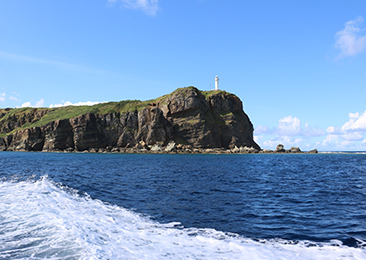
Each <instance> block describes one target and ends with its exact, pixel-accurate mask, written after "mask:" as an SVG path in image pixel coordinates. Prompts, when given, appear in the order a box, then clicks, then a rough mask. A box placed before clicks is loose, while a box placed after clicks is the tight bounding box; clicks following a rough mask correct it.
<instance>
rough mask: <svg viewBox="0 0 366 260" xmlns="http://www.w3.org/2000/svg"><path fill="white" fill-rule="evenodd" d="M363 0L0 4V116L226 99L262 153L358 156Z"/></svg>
mask: <svg viewBox="0 0 366 260" xmlns="http://www.w3.org/2000/svg"><path fill="white" fill-rule="evenodd" d="M365 19H366V1H364V0H352V1H349V0H347V1H346V0H337V1H334V0H322V1H319V0H296V1H294V0H276V1H273V0H256V1H254V0H253V1H247V0H230V1H222V0H221V1H219V0H94V1H90V0H77V1H75V0H52V1H49V0H11V1H9V0H8V1H6V0H0V107H1V108H5V107H12V108H15V107H27V106H31V107H57V106H62V105H71V104H74V105H82V104H89V105H92V104H95V103H97V102H106V101H120V100H127V99H139V100H148V99H154V98H157V97H159V96H162V95H164V94H168V93H171V92H172V91H174V90H175V89H177V88H180V87H187V86H195V87H197V88H198V89H201V90H210V89H213V88H214V85H215V81H214V79H215V76H216V75H218V77H219V79H220V82H219V85H220V89H222V90H225V91H227V92H230V93H234V94H236V95H237V96H238V97H239V98H240V99H241V100H242V101H243V107H244V111H245V112H246V113H247V114H248V116H249V118H250V120H251V122H252V123H253V125H254V129H255V130H254V138H255V140H256V141H257V143H258V144H259V145H260V146H261V148H263V149H275V148H276V146H277V144H280V143H281V144H283V145H284V146H285V148H287V149H289V148H290V147H292V146H295V147H300V149H302V150H304V151H307V150H311V149H318V150H319V151H365V150H366V102H365V100H366V22H365V21H364V20H365Z"/></svg>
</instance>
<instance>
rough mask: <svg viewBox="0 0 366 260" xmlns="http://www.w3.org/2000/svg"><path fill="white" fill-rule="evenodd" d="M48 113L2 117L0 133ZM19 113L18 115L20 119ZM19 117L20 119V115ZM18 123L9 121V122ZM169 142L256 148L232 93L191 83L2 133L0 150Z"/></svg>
mask: <svg viewBox="0 0 366 260" xmlns="http://www.w3.org/2000/svg"><path fill="white" fill-rule="evenodd" d="M45 113H47V110H46V111H43V112H39V111H37V110H34V113H33V114H32V113H31V115H30V118H27V117H26V116H23V115H18V118H13V119H12V120H10V119H8V120H9V122H7V121H2V122H1V124H0V128H1V129H3V131H2V133H9V132H11V131H12V130H13V129H15V127H21V126H22V123H23V122H24V123H26V122H32V120H35V119H37V117H41V116H42V115H44V114H45ZM19 118H20V119H19ZM18 119H19V120H18ZM14 120H15V121H16V120H18V121H16V122H13V121H14ZM170 142H174V143H175V144H177V146H178V145H180V144H181V145H185V146H190V147H192V148H228V149H233V148H234V147H253V148H255V149H257V150H260V147H259V146H258V145H257V144H256V143H255V142H254V140H253V125H252V123H251V122H250V120H249V118H248V116H247V115H246V114H245V113H244V111H243V106H242V102H241V101H240V99H239V98H238V97H236V96H235V95H233V94H229V93H226V92H222V91H218V92H212V93H209V94H208V95H207V96H206V97H205V96H204V94H203V92H201V91H199V90H198V89H196V88H193V87H189V88H183V89H178V90H176V91H174V92H173V93H171V94H169V95H166V96H163V97H161V98H159V99H157V102H155V103H152V104H150V105H149V106H147V107H146V108H144V109H141V110H140V111H132V112H126V113H109V114H103V115H100V114H94V113H87V114H83V115H80V116H77V117H74V118H71V119H63V120H56V121H52V122H50V123H48V124H46V125H44V126H42V127H33V128H29V129H23V130H19V131H17V132H15V133H13V134H8V135H7V136H6V137H4V138H0V150H11V151H16V150H24V151H42V150H44V151H54V150H61V151H62V150H66V151H70V150H76V151H84V150H90V149H91V148H93V149H101V148H103V149H105V148H106V147H108V148H109V150H111V149H114V148H116V149H117V148H130V147H135V146H136V145H138V144H141V143H143V144H145V145H146V146H153V145H160V146H166V145H168V144H169V143H170Z"/></svg>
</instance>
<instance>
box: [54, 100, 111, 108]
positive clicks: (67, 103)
mask: <svg viewBox="0 0 366 260" xmlns="http://www.w3.org/2000/svg"><path fill="white" fill-rule="evenodd" d="M100 103H105V102H92V101H86V102H77V103H71V102H70V101H66V102H64V103H63V104H52V105H50V108H55V107H67V106H93V105H96V104H100Z"/></svg>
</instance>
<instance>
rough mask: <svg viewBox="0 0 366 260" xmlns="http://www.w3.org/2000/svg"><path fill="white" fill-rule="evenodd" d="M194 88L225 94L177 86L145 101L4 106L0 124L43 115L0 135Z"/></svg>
mask: <svg viewBox="0 0 366 260" xmlns="http://www.w3.org/2000/svg"><path fill="white" fill-rule="evenodd" d="M192 89H193V90H195V91H197V92H200V93H201V94H202V95H204V96H205V98H206V99H207V98H208V97H209V96H211V95H213V94H218V93H223V94H226V92H225V91H222V90H217V91H215V90H212V91H200V90H198V89H197V88H195V87H192V86H191V87H186V88H178V89H177V90H175V91H174V92H172V93H170V94H167V95H164V96H162V97H159V98H157V99H152V100H146V101H140V100H124V101H120V102H108V103H100V104H97V105H94V106H67V107H59V108H30V107H27V108H14V109H11V108H6V109H0V125H3V124H6V121H7V120H8V119H9V118H11V117H13V116H14V117H16V118H24V117H25V118H26V117H28V115H30V114H34V113H37V112H39V113H42V112H43V114H44V115H43V116H41V117H35V118H34V119H33V121H31V122H27V123H25V124H23V125H22V126H21V127H18V128H16V129H14V130H12V131H11V132H7V133H4V132H2V133H0V137H4V136H6V135H8V134H11V133H14V132H16V131H18V130H20V129H27V128H31V127H37V126H38V127H39V126H44V125H46V124H47V123H49V122H52V121H56V120H62V119H70V118H74V117H77V116H80V115H83V114H87V113H94V114H100V115H104V114H109V113H126V112H132V111H140V110H142V109H144V108H146V107H147V106H148V105H149V104H151V103H157V102H163V103H164V101H165V100H167V99H168V98H169V97H171V96H172V95H174V94H183V95H185V94H186V93H188V92H189V91H191V90H192Z"/></svg>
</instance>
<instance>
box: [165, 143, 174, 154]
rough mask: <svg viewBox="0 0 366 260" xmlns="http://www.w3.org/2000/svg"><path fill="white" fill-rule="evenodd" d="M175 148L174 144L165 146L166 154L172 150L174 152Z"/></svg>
mask: <svg viewBox="0 0 366 260" xmlns="http://www.w3.org/2000/svg"><path fill="white" fill-rule="evenodd" d="M175 147H176V144H175V142H170V143H168V145H167V146H166V148H165V151H166V152H172V151H174V150H175Z"/></svg>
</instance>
